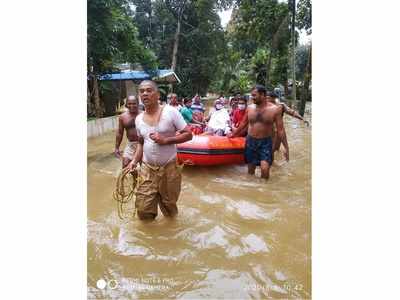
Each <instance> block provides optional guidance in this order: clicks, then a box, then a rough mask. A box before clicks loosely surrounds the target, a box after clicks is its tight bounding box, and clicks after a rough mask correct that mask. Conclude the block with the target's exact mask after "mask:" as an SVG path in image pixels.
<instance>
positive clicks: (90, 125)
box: [87, 116, 118, 138]
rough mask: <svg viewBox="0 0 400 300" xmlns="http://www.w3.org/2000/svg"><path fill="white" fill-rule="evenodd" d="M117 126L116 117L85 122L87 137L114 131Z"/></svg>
mask: <svg viewBox="0 0 400 300" xmlns="http://www.w3.org/2000/svg"><path fill="white" fill-rule="evenodd" d="M117 126H118V116H112V117H107V118H101V119H96V120H90V121H88V122H87V137H88V138H89V137H94V136H99V135H102V134H104V133H106V132H108V131H111V130H116V129H117Z"/></svg>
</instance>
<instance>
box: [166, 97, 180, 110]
mask: <svg viewBox="0 0 400 300" xmlns="http://www.w3.org/2000/svg"><path fill="white" fill-rule="evenodd" d="M167 103H168V105H169V106H171V107H173V108H176V109H177V110H178V111H180V110H181V109H182V105H180V104H179V103H178V96H177V95H176V94H175V93H171V94H169V95H168V96H167Z"/></svg>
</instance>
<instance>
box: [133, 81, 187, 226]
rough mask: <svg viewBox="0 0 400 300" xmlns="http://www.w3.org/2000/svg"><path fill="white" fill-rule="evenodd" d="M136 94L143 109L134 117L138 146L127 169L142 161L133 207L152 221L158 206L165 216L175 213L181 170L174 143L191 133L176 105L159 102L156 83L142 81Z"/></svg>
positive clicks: (179, 189)
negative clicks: (160, 103)
mask: <svg viewBox="0 0 400 300" xmlns="http://www.w3.org/2000/svg"><path fill="white" fill-rule="evenodd" d="M139 95H140V98H141V100H142V101H143V104H144V107H145V111H144V112H143V113H141V114H140V115H138V116H137V118H136V120H135V124H136V130H137V134H138V147H137V149H136V152H135V155H134V157H133V160H132V162H131V163H130V164H129V168H130V169H131V170H133V169H134V168H135V167H136V165H137V163H138V162H142V165H141V167H140V170H139V178H140V180H139V183H138V187H137V192H136V203H135V206H136V209H137V213H138V217H139V218H140V219H141V220H153V219H154V218H155V217H156V216H157V212H158V207H157V204H158V205H159V206H160V209H161V212H162V213H163V215H164V216H167V217H173V216H175V215H176V214H177V213H178V208H177V206H176V202H177V201H178V198H179V194H180V191H181V180H182V177H181V173H180V170H179V168H178V165H177V161H176V154H177V151H176V144H180V143H184V142H186V141H189V140H191V139H192V133H191V131H190V129H189V127H188V126H187V124H186V122H185V120H184V119H183V117H182V116H181V114H180V113H179V112H178V110H176V109H175V108H173V107H171V106H169V105H165V106H163V107H161V106H160V105H159V103H158V98H159V96H160V93H159V91H158V86H157V84H156V83H155V82H153V81H150V80H145V81H142V83H141V84H140V85H139Z"/></svg>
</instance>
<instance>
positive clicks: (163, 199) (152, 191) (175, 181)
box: [135, 159, 182, 219]
mask: <svg viewBox="0 0 400 300" xmlns="http://www.w3.org/2000/svg"><path fill="white" fill-rule="evenodd" d="M181 181H182V177H181V170H180V168H179V166H178V165H177V162H176V160H175V159H174V160H173V161H171V162H169V163H167V164H166V165H165V166H163V167H159V166H151V165H149V164H147V163H145V162H143V163H142V166H141V167H140V170H139V182H138V187H137V191H136V203H135V206H136V209H137V213H138V216H139V218H140V219H148V218H150V219H152V218H155V217H156V216H157V210H158V206H160V209H161V212H162V213H163V215H164V216H167V217H173V216H175V215H176V214H177V213H178V207H177V206H176V202H177V201H178V198H179V194H180V192H181Z"/></svg>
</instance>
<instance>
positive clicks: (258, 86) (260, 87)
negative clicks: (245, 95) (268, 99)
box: [253, 84, 267, 96]
mask: <svg viewBox="0 0 400 300" xmlns="http://www.w3.org/2000/svg"><path fill="white" fill-rule="evenodd" d="M254 89H255V90H257V92H258V93H260V94H264V96H266V95H267V90H266V89H265V87H264V86H263V85H261V84H256V85H255V86H254V87H253V90H254Z"/></svg>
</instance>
